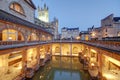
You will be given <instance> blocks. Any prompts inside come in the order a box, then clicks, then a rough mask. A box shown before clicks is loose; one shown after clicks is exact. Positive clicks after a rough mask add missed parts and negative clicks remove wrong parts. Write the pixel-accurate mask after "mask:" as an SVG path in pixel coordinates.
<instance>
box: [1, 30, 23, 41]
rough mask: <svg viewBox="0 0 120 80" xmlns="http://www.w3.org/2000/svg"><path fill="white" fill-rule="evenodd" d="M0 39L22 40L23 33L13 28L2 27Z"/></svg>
mask: <svg viewBox="0 0 120 80" xmlns="http://www.w3.org/2000/svg"><path fill="white" fill-rule="evenodd" d="M0 40H1V41H24V40H25V38H24V35H23V34H22V33H21V32H20V31H17V30H15V29H3V30H2V31H1V32H0Z"/></svg>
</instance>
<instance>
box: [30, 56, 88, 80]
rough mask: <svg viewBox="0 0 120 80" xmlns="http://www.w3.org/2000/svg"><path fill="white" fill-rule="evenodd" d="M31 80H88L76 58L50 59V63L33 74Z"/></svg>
mask: <svg viewBox="0 0 120 80" xmlns="http://www.w3.org/2000/svg"><path fill="white" fill-rule="evenodd" d="M32 80H89V75H88V73H87V72H85V71H83V65H82V64H81V63H80V62H79V59H78V58H77V57H73V58H71V57H58V56H56V57H52V61H50V62H48V63H46V65H45V66H44V67H41V68H40V70H39V71H38V72H37V73H36V74H35V76H34V77H33V79H32Z"/></svg>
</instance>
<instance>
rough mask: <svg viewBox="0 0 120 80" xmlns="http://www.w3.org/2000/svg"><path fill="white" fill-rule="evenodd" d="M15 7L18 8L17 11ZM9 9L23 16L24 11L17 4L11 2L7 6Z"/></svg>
mask: <svg viewBox="0 0 120 80" xmlns="http://www.w3.org/2000/svg"><path fill="white" fill-rule="evenodd" d="M16 6H17V7H18V8H19V10H17V8H16ZM9 9H10V10H12V11H14V12H17V13H19V14H21V15H24V16H25V11H24V9H23V7H22V6H21V5H20V4H19V3H17V2H11V3H10V5H9Z"/></svg>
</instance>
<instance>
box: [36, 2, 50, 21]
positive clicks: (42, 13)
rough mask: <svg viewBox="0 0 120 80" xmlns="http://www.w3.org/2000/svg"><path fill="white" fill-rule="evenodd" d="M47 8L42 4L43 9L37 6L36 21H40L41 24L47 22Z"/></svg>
mask: <svg viewBox="0 0 120 80" xmlns="http://www.w3.org/2000/svg"><path fill="white" fill-rule="evenodd" d="M48 10H49V9H48V7H47V6H46V4H44V7H43V8H40V7H39V6H38V19H40V20H41V21H43V22H47V23H48V22H49V12H48Z"/></svg>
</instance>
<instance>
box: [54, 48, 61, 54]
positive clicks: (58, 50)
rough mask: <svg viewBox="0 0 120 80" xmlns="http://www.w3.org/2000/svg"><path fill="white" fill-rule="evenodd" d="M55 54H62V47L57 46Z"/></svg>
mask: <svg viewBox="0 0 120 80" xmlns="http://www.w3.org/2000/svg"><path fill="white" fill-rule="evenodd" d="M55 55H60V47H59V46H57V47H55Z"/></svg>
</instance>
